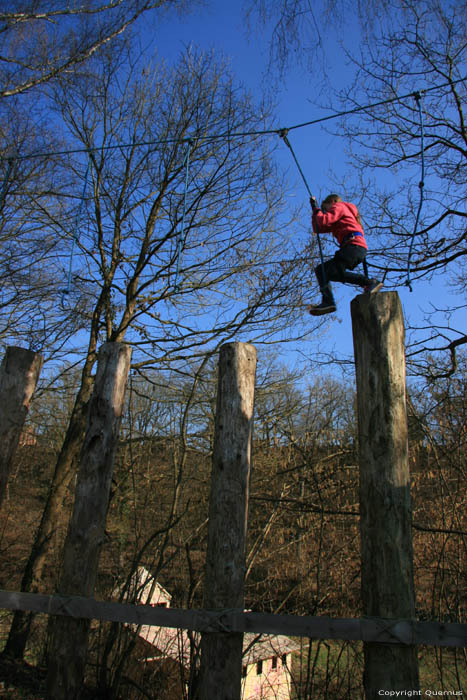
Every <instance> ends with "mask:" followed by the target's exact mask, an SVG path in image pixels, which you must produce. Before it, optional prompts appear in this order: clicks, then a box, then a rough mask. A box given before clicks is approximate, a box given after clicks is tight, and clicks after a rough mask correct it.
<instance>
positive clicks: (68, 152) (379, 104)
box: [0, 76, 467, 160]
mask: <svg viewBox="0 0 467 700" xmlns="http://www.w3.org/2000/svg"><path fill="white" fill-rule="evenodd" d="M465 80H467V76H464V77H463V78H458V79H457V80H453V81H448V82H446V83H441V84H440V85H433V86H432V87H429V88H425V89H424V90H420V91H419V94H426V93H428V92H432V91H433V90H440V89H442V88H445V87H452V86H453V85H457V83H461V82H464V81H465ZM414 94H416V93H414V91H413V90H412V91H411V92H408V93H407V94H405V95H396V96H395V97H390V98H388V99H387V100H380V101H379V102H372V103H369V104H367V105H364V106H363V107H354V108H353V109H347V110H343V111H341V112H334V113H333V114H329V115H327V116H326V117H318V118H317V119H311V120H310V121H307V122H302V123H301V124H293V125H291V126H288V127H285V129H281V128H277V127H276V128H274V129H258V130H251V131H236V132H229V131H226V132H222V133H219V134H210V135H205V136H197V139H198V140H199V141H215V140H218V139H234V138H243V137H245V136H267V135H271V134H277V133H278V132H279V131H281V130H285V131H292V130H293V129H302V128H304V127H306V126H313V125H314V124H321V123H322V122H325V121H329V120H331V119H338V118H339V117H346V116H348V115H350V114H358V113H359V112H366V111H370V110H372V109H374V108H375V107H382V106H384V105H388V104H391V103H393V102H403V101H404V100H407V99H408V98H409V97H413V96H414ZM192 139H193V136H190V137H186V138H183V139H178V138H172V139H155V140H151V141H140V142H137V143H125V144H114V145H108V146H94V147H90V148H74V149H67V150H63V151H47V152H42V153H29V154H26V155H22V156H14V158H15V160H26V159H28V158H47V157H50V156H62V155H73V154H76V153H89V152H93V151H97V150H99V151H109V150H115V149H118V148H130V147H132V148H137V147H142V146H158V145H163V144H170V143H187V142H188V141H189V140H192ZM0 160H8V159H7V158H3V157H1V158H0Z"/></svg>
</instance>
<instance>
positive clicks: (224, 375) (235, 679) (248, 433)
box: [199, 343, 256, 700]
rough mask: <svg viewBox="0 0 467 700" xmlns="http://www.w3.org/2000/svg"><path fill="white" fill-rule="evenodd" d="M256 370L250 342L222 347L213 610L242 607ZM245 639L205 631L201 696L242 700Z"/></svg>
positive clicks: (211, 540)
mask: <svg viewBox="0 0 467 700" xmlns="http://www.w3.org/2000/svg"><path fill="white" fill-rule="evenodd" d="M255 374H256V350H255V348H254V347H253V346H252V345H249V344H245V343H227V344H226V345H223V346H222V348H221V351H220V358H219V379H218V390H217V409H216V421H215V434H214V450H213V458H212V474H211V496H210V503H209V528H208V546H207V555H206V577H205V589H204V607H205V608H206V609H209V610H225V609H237V610H241V611H242V610H243V608H244V580H245V547H246V529H247V512H248V491H249V481H250V466H251V440H252V433H253V407H254V390H255ZM221 623H222V621H221V620H219V628H221ZM242 643H243V634H242V633H233V634H232V633H231V634H226V633H224V632H222V631H215V632H205V633H203V634H202V636H201V670H200V693H199V697H200V698H201V700H212V699H213V698H216V700H240V695H241V671H242Z"/></svg>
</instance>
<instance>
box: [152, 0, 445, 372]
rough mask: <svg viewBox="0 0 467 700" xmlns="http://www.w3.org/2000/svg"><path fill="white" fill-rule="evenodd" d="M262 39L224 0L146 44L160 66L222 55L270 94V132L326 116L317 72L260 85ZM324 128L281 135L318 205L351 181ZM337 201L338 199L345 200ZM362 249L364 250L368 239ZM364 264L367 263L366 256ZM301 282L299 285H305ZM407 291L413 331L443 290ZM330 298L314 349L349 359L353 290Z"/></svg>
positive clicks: (298, 195) (344, 79) (284, 156)
mask: <svg viewBox="0 0 467 700" xmlns="http://www.w3.org/2000/svg"><path fill="white" fill-rule="evenodd" d="M346 31H347V34H346V39H347V40H350V41H351V42H352V43H354V44H355V45H358V28H357V26H356V24H355V25H354V26H353V27H352V25H350V26H348V27H347V30H346ZM323 38H324V34H323ZM269 40H270V32H269V31H268V30H267V29H266V30H264V31H262V30H260V31H253V30H252V31H251V33H250V35H248V32H247V28H246V26H245V22H244V17H243V13H242V3H241V2H238V3H231V2H226V1H225V0H209V2H208V3H207V7H205V8H198V9H196V10H195V11H194V12H193V13H192V14H190V15H188V16H185V17H182V18H180V17H178V18H171V19H166V20H164V21H163V22H162V23H161V25H160V27H159V28H158V29H157V30H156V32H155V33H154V36H153V38H152V40H151V39H150V38H148V42H150V43H151V44H152V46H153V47H154V48H156V49H157V52H158V54H159V55H160V56H161V57H163V58H166V59H167V60H168V61H171V60H172V59H176V57H177V55H178V54H179V52H180V51H181V49H182V48H183V46H186V45H188V44H190V43H193V44H195V45H196V46H198V47H200V48H203V49H212V48H213V49H215V50H216V51H219V52H222V53H223V54H224V55H225V57H227V58H228V59H229V61H230V64H231V68H232V73H233V74H234V75H235V76H236V78H237V79H238V80H239V81H240V82H241V83H242V84H244V85H245V87H246V88H247V89H248V90H249V91H250V92H251V93H252V94H253V96H255V97H257V98H258V100H260V99H261V96H262V94H263V90H264V88H265V86H266V87H267V88H268V89H269V90H272V91H273V96H274V100H275V102H276V103H277V107H276V114H277V125H278V126H281V127H282V126H284V127H285V126H288V125H293V124H299V123H301V122H304V121H309V120H313V119H317V118H319V117H322V116H324V115H325V114H327V113H328V112H327V111H326V110H324V109H319V108H318V107H317V106H316V105H314V104H313V99H314V98H319V99H320V100H323V101H324V100H325V99H326V95H325V94H324V95H323V92H322V88H323V81H322V79H321V78H322V76H321V72H320V69H317V71H316V73H310V72H309V71H308V70H307V69H306V68H305V67H303V66H300V65H298V64H294V63H293V62H292V64H291V67H290V68H289V70H288V71H287V73H286V75H285V76H284V78H283V79H282V80H280V81H276V83H275V84H274V85H273V86H272V83H271V82H270V81H268V80H267V79H266V78H265V75H266V70H267V66H268V60H269ZM323 50H325V51H326V55H325V58H326V61H327V62H328V64H329V65H330V71H329V74H331V75H333V76H335V78H334V82H336V81H339V84H340V86H343V87H345V85H346V84H347V83H350V81H351V79H352V71H351V68H350V67H349V66H348V65H347V64H346V61H345V59H344V57H343V54H342V52H341V51H340V50H338V49H337V48H336V45H333V44H332V43H331V42H327V41H326V43H325V44H324V49H323ZM421 87H423V86H421ZM336 107H337V105H336ZM356 118H358V117H356ZM326 126H328V125H323V126H321V125H315V126H309V127H305V128H302V129H297V130H294V131H293V132H291V133H290V134H289V138H290V140H291V142H292V145H293V147H294V150H295V152H296V154H297V157H298V159H299V161H300V163H301V165H302V168H303V170H304V172H305V175H306V178H307V180H308V182H309V184H310V187H311V189H312V191H313V193H314V194H316V196H317V197H318V198H320V197H323V196H325V195H326V194H327V193H329V192H330V191H335V190H336V186H335V179H337V180H341V179H344V178H346V177H349V178H350V180H351V175H352V165H351V164H350V163H347V162H346V160H345V155H344V145H345V144H344V141H343V139H341V138H339V137H338V136H332V135H330V134H329V133H328V132H327V131H326V130H325V127H326ZM332 126H333V127H334V128H336V127H337V120H336V121H333V122H332ZM266 138H275V137H274V136H272V137H266ZM278 158H279V160H280V161H281V163H282V164H283V165H284V167H286V168H288V175H289V180H290V181H291V183H292V192H291V205H292V206H295V205H296V204H299V203H301V202H303V204H304V206H305V207H307V206H308V196H307V193H306V190H305V187H304V186H303V183H302V182H301V179H300V176H299V174H298V172H297V170H296V168H295V165H294V164H293V161H292V158H291V155H290V153H289V152H288V150H287V149H286V147H285V146H284V147H283V149H282V151H281V150H280V149H279V151H278ZM426 178H429V173H426ZM418 180H419V173H415V172H414V186H417V185H418ZM342 194H343V196H344V198H345V196H346V193H342ZM288 233H291V232H288ZM292 235H294V232H292ZM306 238H307V236H306V234H305V235H304V234H303V232H300V231H297V248H299V249H300V248H301V247H302V246H304V245H305V243H306ZM328 238H329V237H328ZM368 243H369V247H370V251H371V238H369V240H368ZM325 251H327V252H326V255H327V256H330V255H332V254H333V252H334V246H333V244H332V243H331V242H330V241H329V242H328V241H326V243H325ZM369 261H370V262H371V252H370V254H369ZM313 264H314V263H313ZM311 270H312V266H311V267H310V277H311V278H313V276H312V272H311ZM304 283H305V284H306V280H305V281H304ZM313 283H314V280H313ZM413 290H414V291H413V292H412V293H411V292H410V291H409V289H408V288H407V287H399V288H398V290H397V291H398V292H399V295H400V298H401V301H402V304H403V308H404V313H405V315H406V317H407V319H408V321H409V322H412V323H415V324H417V323H420V324H421V323H423V317H424V314H425V312H426V311H428V310H429V309H430V307H431V306H432V304H435V303H436V305H442V304H443V299H444V295H445V293H446V290H445V289H444V288H443V286H442V285H441V284H440V282H439V281H436V280H432V281H430V282H429V283H424V282H417V283H416V284H414V287H413ZM335 293H336V298H337V301H338V311H337V313H336V314H334V315H333V316H332V317H330V318H329V321H328V323H327V327H326V330H325V331H324V333H325V335H324V338H323V337H322V336H319V344H320V349H321V350H324V351H325V352H328V351H329V352H330V351H332V350H338V351H339V353H340V354H342V355H345V356H349V355H351V354H352V352H353V349H352V332H351V321H350V306H349V305H350V301H351V299H352V298H353V297H354V296H355V294H356V293H358V290H356V289H355V288H354V287H347V286H344V285H335ZM318 300H319V299H318ZM310 320H311V319H310ZM297 350H299V352H298V354H296V353H294V351H293V348H290V347H288V348H286V354H287V360H288V361H290V362H292V363H294V362H295V361H299V360H300V358H302V357H303V353H304V354H305V356H306V355H308V354H309V355H310V356H311V355H312V354H313V353H315V352H316V350H317V348H315V347H313V343H312V342H310V343H308V344H307V346H305V347H302V348H297Z"/></svg>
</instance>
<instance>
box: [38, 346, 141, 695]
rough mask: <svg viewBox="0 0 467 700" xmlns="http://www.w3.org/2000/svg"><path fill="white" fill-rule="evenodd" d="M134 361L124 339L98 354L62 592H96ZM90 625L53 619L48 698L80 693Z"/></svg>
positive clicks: (64, 559)
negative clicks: (118, 442) (116, 454)
mask: <svg viewBox="0 0 467 700" xmlns="http://www.w3.org/2000/svg"><path fill="white" fill-rule="evenodd" d="M130 359H131V349H130V348H129V347H128V346H126V345H122V344H121V343H106V344H105V345H103V346H102V347H101V349H100V352H99V358H98V365H97V375H96V380H95V384H94V390H93V394H92V397H91V400H90V404H89V413H88V419H87V429H86V437H85V440H84V444H83V448H82V451H81V457H80V469H79V473H78V480H77V484H76V493H75V502H74V507H73V515H72V518H71V522H70V528H69V530H68V535H67V538H66V542H65V547H64V555H63V565H62V571H61V576H60V583H59V590H58V592H59V593H60V594H64V595H67V594H69V595H79V596H85V597H88V598H92V597H93V594H94V586H95V583H96V578H97V569H98V564H99V555H100V550H101V546H102V542H103V540H104V529H105V522H106V517H107V508H108V504H109V495H110V485H111V481H112V473H113V465H114V458H115V451H116V447H117V440H118V433H119V429H120V420H121V415H122V410H123V403H124V398H125V388H126V383H127V379H128V371H129V368H130ZM88 629H89V620H84V619H70V618H68V619H67V618H65V617H56V618H55V619H54V621H53V623H52V625H51V644H50V650H49V674H48V679H47V685H48V697H49V698H51V699H52V700H75V698H78V697H79V694H80V691H81V687H82V683H83V676H84V668H85V664H86V655H87V646H88Z"/></svg>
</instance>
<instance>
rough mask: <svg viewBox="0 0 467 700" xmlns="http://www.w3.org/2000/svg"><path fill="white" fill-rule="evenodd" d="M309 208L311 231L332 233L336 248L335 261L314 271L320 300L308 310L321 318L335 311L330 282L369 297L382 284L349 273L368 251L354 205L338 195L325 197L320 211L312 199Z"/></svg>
mask: <svg viewBox="0 0 467 700" xmlns="http://www.w3.org/2000/svg"><path fill="white" fill-rule="evenodd" d="M310 204H311V206H312V209H313V216H312V221H313V230H314V231H316V232H317V233H329V232H330V233H332V235H333V236H334V238H335V239H336V241H337V242H338V244H339V250H337V251H336V253H335V255H334V257H333V258H332V259H331V260H327V261H326V262H325V263H324V265H318V267H317V268H316V269H315V274H316V277H317V278H318V282H319V286H320V289H321V294H322V296H323V299H322V302H321V304H317V305H315V306H311V307H310V309H309V311H310V314H311V315H312V316H321V315H322V314H329V313H331V312H333V311H335V310H336V302H335V301H334V296H333V293H332V289H331V285H330V282H347V283H349V284H357V285H359V286H360V287H363V288H364V290H365V291H366V292H368V293H369V294H374V293H375V292H378V291H379V290H380V289H381V287H382V286H383V283H382V282H378V280H374V279H369V278H368V277H366V276H365V275H361V274H358V273H356V272H348V270H353V269H354V268H355V267H357V265H359V264H360V263H361V262H363V261H364V260H365V257H366V251H367V244H366V241H365V236H364V233H363V228H362V222H361V219H360V214H359V213H358V209H357V207H356V206H355V204H351V203H350V202H343V201H342V199H341V198H340V197H339V195H337V194H330V195H329V196H328V197H326V199H325V200H324V201H323V203H322V205H321V209H322V211H321V209H320V208H319V206H318V202H317V201H316V199H315V197H311V198H310ZM323 268H324V269H323Z"/></svg>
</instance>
